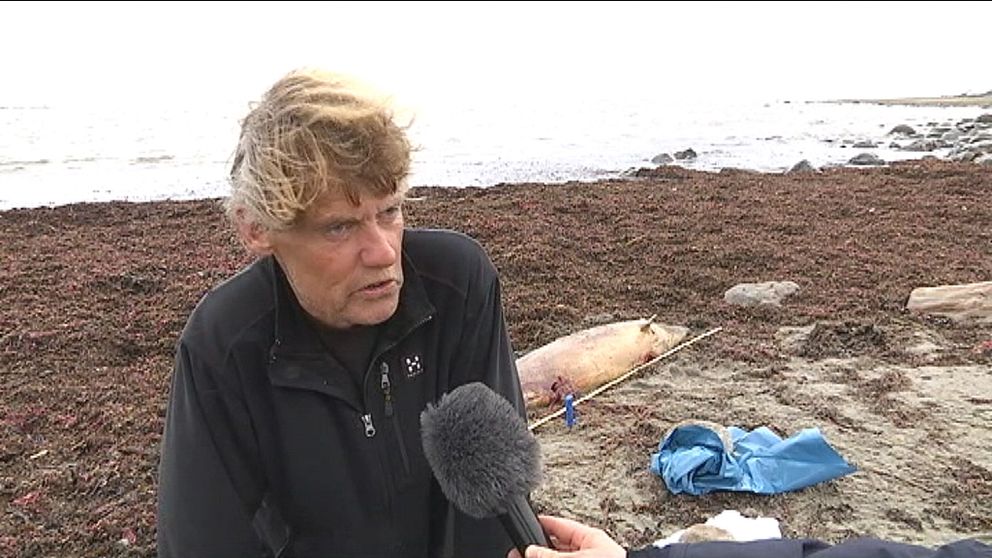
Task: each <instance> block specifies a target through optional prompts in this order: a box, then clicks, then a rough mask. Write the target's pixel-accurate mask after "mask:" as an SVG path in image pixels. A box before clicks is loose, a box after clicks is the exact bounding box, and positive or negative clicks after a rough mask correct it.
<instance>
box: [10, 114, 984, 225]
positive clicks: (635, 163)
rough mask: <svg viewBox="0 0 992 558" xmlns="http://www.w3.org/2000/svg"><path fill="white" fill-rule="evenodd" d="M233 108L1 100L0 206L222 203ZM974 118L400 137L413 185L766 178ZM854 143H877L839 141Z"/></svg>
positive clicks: (600, 122) (558, 121)
mask: <svg viewBox="0 0 992 558" xmlns="http://www.w3.org/2000/svg"><path fill="white" fill-rule="evenodd" d="M244 106H246V105H242V104H238V103H228V104H217V105H216V106H209V107H204V108H201V109H199V110H194V109H188V108H182V107H165V108H157V109H156V110H154V111H149V110H139V109H111V108H107V107H104V108H100V107H78V106H77V107H60V106H38V107H31V106H27V107H25V106H2V107H0V131H2V132H0V209H9V208H14V207H31V206H40V205H58V204H65V203H72V202H80V201H105V200H125V199H126V200H135V201H139V200H160V199H170V198H171V199H190V198H202V197H216V196H222V195H224V194H225V188H226V183H225V175H226V170H227V166H228V163H229V158H230V155H231V150H232V149H233V146H234V144H235V141H236V139H237V133H238V128H237V126H238V119H239V118H240V117H241V116H242V112H243V108H244ZM983 112H989V110H988V109H984V110H983V109H981V108H979V107H958V108H932V107H885V106H874V105H866V104H828V103H814V102H804V101H801V100H799V101H791V102H786V101H771V102H747V103H732V102H714V101H709V102H705V103H702V102H700V103H692V102H689V101H682V102H673V101H666V102H661V101H657V100H655V99H652V98H651V97H649V96H644V97H637V96H635V95H629V94H627V95H625V97H624V98H622V99H620V98H617V99H612V98H609V97H599V98H585V99H580V98H572V99H570V100H566V101H563V100H562V99H560V98H559V99H554V100H548V101H544V102H542V101H535V100H533V99H531V100H529V101H528V102H526V103H525V102H523V101H514V100H512V99H506V100H505V101H504V102H501V103H496V102H489V103H487V104H485V105H484V106H473V105H470V104H468V103H459V102H457V101H454V100H452V101H448V102H442V103H437V104H436V105H435V106H433V107H431V108H429V109H423V110H420V111H418V112H416V113H415V114H414V116H415V119H414V121H413V125H412V127H411V129H410V133H411V136H412V139H413V140H414V142H415V143H416V144H418V145H419V146H420V150H419V151H418V152H417V153H416V154H415V160H414V166H413V175H412V178H411V184H412V185H414V186H418V185H440V186H451V187H460V186H488V185H492V184H497V183H501V182H531V181H533V182H565V181H572V180H580V181H581V180H593V179H600V178H605V177H615V176H619V175H620V174H621V173H622V172H623V171H625V170H627V169H630V168H632V167H641V166H651V164H650V163H649V161H650V159H651V158H652V157H654V156H655V155H657V154H659V153H665V152H667V153H670V154H671V153H674V152H675V151H680V150H684V149H687V148H692V149H693V150H695V151H696V152H697V153H698V157H697V158H696V159H695V160H694V161H691V162H688V163H680V164H682V165H683V166H686V167H690V168H696V169H702V170H718V169H720V168H723V167H738V168H747V169H755V170H760V171H769V172H773V171H781V170H785V169H787V168H789V167H790V166H792V165H793V164H795V163H796V162H798V161H800V160H802V159H808V160H809V161H810V162H812V163H813V164H814V165H816V166H823V165H828V164H842V163H844V162H845V161H847V160H848V159H850V158H851V157H852V156H853V155H855V154H856V153H859V152H861V151H872V152H874V153H876V154H877V155H879V156H881V157H882V158H883V159H885V160H888V161H891V160H897V159H906V158H914V157H921V156H923V155H924V153H907V152H900V151H895V150H891V149H888V148H887V147H884V146H887V145H888V144H889V141H882V140H886V138H885V134H886V133H887V132H888V131H889V130H890V129H891V128H892V127H894V126H896V125H897V124H909V125H911V126H917V127H918V126H924V125H926V124H927V123H948V124H953V123H955V122H957V121H958V120H960V119H962V118H973V117H975V116H978V115H980V114H982V113H983ZM864 139H869V140H876V141H882V143H881V145H882V146H883V147H879V148H876V149H872V150H864V149H852V148H850V147H848V146H846V145H845V146H843V147H842V145H844V143H843V142H844V141H845V140H847V141H848V142H850V141H858V140H864ZM935 154H936V155H941V154H942V153H941V152H940V151H938V152H936V153H935Z"/></svg>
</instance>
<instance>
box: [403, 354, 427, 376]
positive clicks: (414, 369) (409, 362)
mask: <svg viewBox="0 0 992 558" xmlns="http://www.w3.org/2000/svg"><path fill="white" fill-rule="evenodd" d="M403 373H404V374H406V377H407V378H416V377H417V376H419V375H421V374H423V373H424V362H423V359H422V358H420V355H411V356H406V357H403Z"/></svg>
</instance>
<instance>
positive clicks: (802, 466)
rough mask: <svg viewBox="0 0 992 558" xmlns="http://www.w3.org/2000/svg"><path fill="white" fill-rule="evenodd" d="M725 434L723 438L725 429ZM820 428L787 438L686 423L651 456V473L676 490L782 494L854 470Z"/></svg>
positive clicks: (768, 432) (761, 430)
mask: <svg viewBox="0 0 992 558" xmlns="http://www.w3.org/2000/svg"><path fill="white" fill-rule="evenodd" d="M721 430H722V431H723V432H722V436H721V432H720V431H721ZM855 470H856V469H855V468H854V467H853V466H852V465H850V464H849V463H848V462H847V461H845V460H844V458H843V457H841V456H840V455H839V454H838V453H837V452H836V451H834V449H833V448H831V447H830V445H829V444H827V441H826V440H825V439H824V438H823V435H822V434H821V433H820V430H819V429H818V428H807V429H804V430H802V431H800V432H799V433H798V434H796V435H795V436H792V437H791V438H788V439H785V440H783V439H782V438H780V437H778V436H777V435H776V434H775V433H774V432H772V431H771V430H769V429H768V428H765V427H761V428H757V429H755V430H754V431H752V432H747V431H746V430H742V429H740V428H737V427H733V426H732V427H730V428H727V429H723V428H722V427H719V426H716V427H713V426H707V425H703V424H685V425H681V426H678V427H676V428H674V429H673V430H672V431H671V432H670V433H669V434H668V436H666V437H665V439H664V440H662V441H661V443H660V444H659V446H658V453H654V454H652V455H651V471H652V472H653V473H654V474H656V475H658V476H659V477H661V478H662V479H663V480H664V481H665V485H666V486H667V487H668V490H669V491H670V492H672V493H673V494H680V493H683V492H685V493H688V494H695V495H699V494H706V493H708V492H714V491H717V490H732V491H738V492H755V493H758V494H778V493H781V492H788V491H791V490H799V489H801V488H805V487H807V486H811V485H814V484H817V483H820V482H824V481H828V480H832V479H835V478H838V477H842V476H844V475H848V474H850V473H853V472H854V471H855Z"/></svg>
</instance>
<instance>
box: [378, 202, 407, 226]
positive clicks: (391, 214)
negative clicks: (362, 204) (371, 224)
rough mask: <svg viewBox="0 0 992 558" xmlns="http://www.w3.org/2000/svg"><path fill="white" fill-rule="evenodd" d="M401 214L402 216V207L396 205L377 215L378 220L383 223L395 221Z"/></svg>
mask: <svg viewBox="0 0 992 558" xmlns="http://www.w3.org/2000/svg"><path fill="white" fill-rule="evenodd" d="M402 214H403V206H402V205H400V204H396V205H393V206H390V207H387V208H386V209H384V210H382V211H381V212H380V213H379V218H380V219H382V220H383V221H386V222H389V221H394V220H396V218H397V217H399V216H400V215H402Z"/></svg>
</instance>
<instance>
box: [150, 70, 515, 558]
mask: <svg viewBox="0 0 992 558" xmlns="http://www.w3.org/2000/svg"><path fill="white" fill-rule="evenodd" d="M409 165H410V144H409V142H408V140H407V137H406V135H405V132H404V130H403V129H402V128H401V127H399V126H398V125H397V124H396V123H395V122H394V121H393V119H392V117H391V113H390V112H389V110H388V109H387V108H386V107H385V106H384V105H383V104H381V103H379V102H378V101H376V100H374V99H373V98H372V97H370V96H368V95H365V94H363V93H360V92H359V89H358V88H356V87H355V86H353V85H351V84H349V83H348V82H347V81H345V80H343V79H341V78H339V77H336V76H333V75H328V74H323V73H319V72H307V71H301V72H293V73H291V74H289V75H287V76H286V77H284V78H283V79H281V80H280V81H278V82H277V83H276V84H275V85H274V86H273V87H272V88H271V89H270V90H269V91H268V92H267V93H266V94H265V96H264V97H263V99H262V100H261V102H260V103H259V104H258V105H257V106H255V107H254V108H253V110H252V111H251V112H250V113H249V114H248V116H247V117H246V118H245V120H244V122H243V124H242V131H241V137H240V141H239V143H238V146H237V150H236V152H235V157H234V163H233V167H232V169H231V184H232V193H231V196H230V198H229V200H227V209H228V213H229V215H230V217H231V219H232V221H233V223H234V225H235V227H236V229H237V231H238V233H239V235H240V237H241V238H242V240H243V241H244V243H245V245H246V246H247V247H248V248H249V249H250V250H251V251H252V252H253V253H255V254H257V255H258V256H259V258H258V259H257V261H255V262H254V263H253V264H252V265H251V266H250V267H248V268H247V269H246V270H244V271H242V272H241V273H239V274H238V275H236V276H234V277H233V278H231V279H229V280H227V281H226V282H224V283H223V284H222V285H220V286H218V287H217V288H215V289H214V290H212V291H211V292H210V293H209V294H207V295H206V296H205V297H204V299H203V300H202V301H200V303H199V304H198V306H197V307H196V309H195V310H194V312H193V313H192V315H191V316H190V318H189V321H188V323H187V325H186V327H185V329H184V331H183V333H182V336H181V338H180V340H179V343H178V348H177V352H176V365H175V373H174V378H173V383H172V390H171V394H170V401H169V408H168V416H167V419H166V427H165V434H164V439H163V444H162V461H161V464H160V471H159V475H160V481H159V500H158V549H159V550H158V552H159V556H161V557H183V558H194V557H201V556H202V557H209V558H221V557H227V556H230V557H238V558H244V557H249V556H275V557H294V558H302V557H310V556H315V557H316V556H319V557H333V556H341V557H350V558H360V557H387V556H388V557H394V558H398V557H419V558H426V557H434V556H467V557H468V556H472V557H479V558H485V557H488V556H492V557H499V558H503V557H505V556H506V553H507V551H508V549H509V548H510V547H511V546H512V543H511V542H510V540H509V539H508V537H507V536H506V535H505V533H504V531H503V530H502V528H501V526H500V524H499V522H498V521H495V520H493V521H477V520H473V519H471V518H469V517H467V516H464V515H462V514H460V513H458V512H456V511H455V510H454V508H452V507H451V506H450V505H449V504H448V502H447V501H446V500H445V499H444V496H443V494H442V493H441V491H440V488H439V487H438V485H437V483H436V481H434V479H433V477H432V474H431V471H430V468H429V466H428V464H427V461H426V459H425V457H424V455H423V452H422V448H421V438H420V420H419V417H420V412H421V411H422V410H423V409H424V408H425V406H426V405H427V403H429V402H434V401H437V400H438V399H439V398H440V396H441V395H442V394H444V393H446V392H449V391H451V390H452V389H454V388H455V387H457V386H459V385H462V384H465V383H469V382H474V381H481V382H484V383H486V384H487V385H489V386H490V387H491V388H493V389H494V390H495V391H496V392H497V393H500V394H502V395H503V396H504V397H506V398H507V399H508V400H509V401H510V402H511V403H512V404H513V405H515V406H516V408H517V409H519V410H520V412H521V414H523V413H524V405H523V398H522V395H521V391H520V383H519V379H518V377H517V372H516V367H515V362H514V355H513V352H512V350H511V347H510V342H509V339H508V335H507V331H506V327H505V324H504V321H503V314H502V309H501V301H500V283H499V280H498V278H497V275H496V271H495V268H494V266H493V264H492V263H491V261H490V260H489V259H488V257H487V256H486V254H485V253H484V251H483V250H482V249H481V247H480V246H479V245H478V244H477V243H476V242H474V241H472V240H470V239H469V238H467V237H465V236H463V235H460V234H457V233H453V232H443V231H434V230H404V223H403V203H404V195H405V193H406V182H405V179H406V176H407V174H408V171H409Z"/></svg>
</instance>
